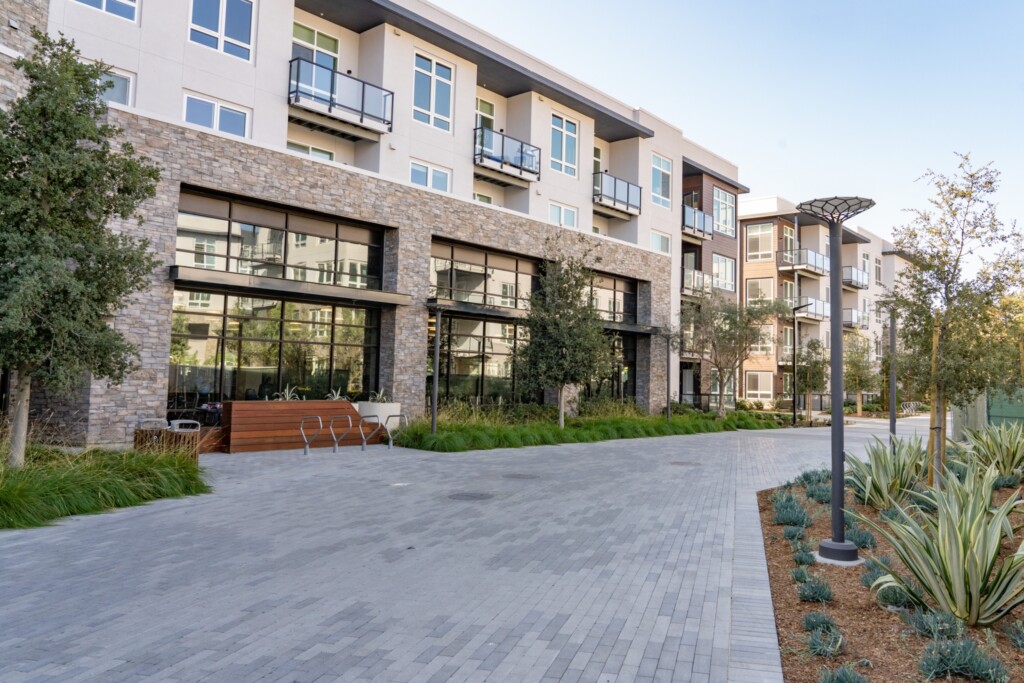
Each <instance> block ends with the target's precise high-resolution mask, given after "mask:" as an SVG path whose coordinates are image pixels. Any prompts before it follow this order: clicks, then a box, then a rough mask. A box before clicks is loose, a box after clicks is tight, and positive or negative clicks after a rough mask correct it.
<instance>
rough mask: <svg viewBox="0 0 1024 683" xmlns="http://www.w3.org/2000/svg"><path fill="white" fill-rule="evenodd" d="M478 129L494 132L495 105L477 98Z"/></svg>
mask: <svg viewBox="0 0 1024 683" xmlns="http://www.w3.org/2000/svg"><path fill="white" fill-rule="evenodd" d="M476 127H477V128H486V129H487V130H494V103H493V102H488V101H487V100H482V99H480V98H479V97H478V98H476Z"/></svg>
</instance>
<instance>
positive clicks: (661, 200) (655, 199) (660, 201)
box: [651, 152, 674, 209]
mask: <svg viewBox="0 0 1024 683" xmlns="http://www.w3.org/2000/svg"><path fill="white" fill-rule="evenodd" d="M655 159H660V160H661V161H662V162H664V163H666V164H668V170H667V171H666V170H665V169H664V168H663V167H662V166H655V165H654V160H655ZM655 169H657V170H658V171H660V172H661V173H664V174H666V175H667V176H668V195H669V196H667V197H663V196H661V195H660V194H656V193H655V191H654V187H653V185H654V183H653V180H654V177H653V176H654V170H655ZM673 171H674V167H673V165H672V160H671V159H669V158H667V157H663V156H661V155H660V154H658V153H656V152H652V153H651V176H652V177H651V180H652V182H651V185H652V187H651V202H652V203H653V204H654V205H655V206H660V207H663V208H666V209H671V208H672V175H673Z"/></svg>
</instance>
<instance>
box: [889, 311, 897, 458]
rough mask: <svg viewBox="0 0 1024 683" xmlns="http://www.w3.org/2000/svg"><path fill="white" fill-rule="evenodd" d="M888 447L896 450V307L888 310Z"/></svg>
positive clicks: (893, 450)
mask: <svg viewBox="0 0 1024 683" xmlns="http://www.w3.org/2000/svg"><path fill="white" fill-rule="evenodd" d="M889 448H890V449H891V450H892V452H893V453H895V452H896V307H895V306H893V307H892V308H891V309H890V310H889Z"/></svg>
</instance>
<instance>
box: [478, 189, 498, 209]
mask: <svg viewBox="0 0 1024 683" xmlns="http://www.w3.org/2000/svg"><path fill="white" fill-rule="evenodd" d="M473 201H475V202H479V203H481V204H486V205H487V206H495V203H494V197H492V196H491V195H489V194H484V193H483V192H474V193H473Z"/></svg>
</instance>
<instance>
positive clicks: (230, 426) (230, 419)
mask: <svg viewBox="0 0 1024 683" xmlns="http://www.w3.org/2000/svg"><path fill="white" fill-rule="evenodd" d="M312 415H317V416H319V417H320V419H321V420H323V423H324V429H323V431H322V432H321V433H320V435H319V436H317V437H316V439H314V440H313V442H312V443H310V445H309V447H310V448H327V447H330V446H333V445H334V441H332V440H331V433H330V430H329V429H328V427H329V425H330V423H331V418H332V417H335V416H339V415H340V416H343V415H348V416H349V417H351V418H352V431H351V432H350V433H349V435H348V436H347V437H346V438H345V439H343V440H341V441H339V442H338V445H339V446H361V445H362V443H363V439H362V437H361V436H360V434H359V413H357V412H356V409H355V408H354V407H353V406H352V404H351V403H349V402H348V401H227V402H226V403H225V404H224V415H223V417H222V419H221V425H222V427H223V429H224V444H225V450H226V451H227V452H228V453H250V452H252V451H278V450H293V449H300V448H302V446H303V441H302V435H301V434H300V433H299V424H300V423H301V422H302V418H303V417H306V416H312ZM341 422H342V424H344V420H342V421H341ZM343 429H344V427H339V428H338V431H339V433H340V432H341V431H342V430H343ZM366 431H367V433H369V432H370V430H369V429H367V430H366ZM307 433H312V432H311V431H310V430H308V429H307ZM381 433H383V430H381ZM367 443H380V435H379V434H378V435H377V436H376V437H375V438H374V439H373V440H371V441H368V442H367Z"/></svg>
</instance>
